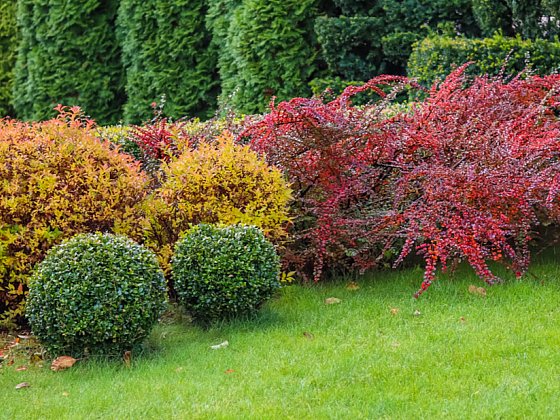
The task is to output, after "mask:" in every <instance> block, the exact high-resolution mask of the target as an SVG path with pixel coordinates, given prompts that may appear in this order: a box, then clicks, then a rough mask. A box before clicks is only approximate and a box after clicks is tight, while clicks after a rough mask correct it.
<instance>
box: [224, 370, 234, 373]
mask: <svg viewBox="0 0 560 420" xmlns="http://www.w3.org/2000/svg"><path fill="white" fill-rule="evenodd" d="M233 372H234V370H233V369H228V370H226V373H233Z"/></svg>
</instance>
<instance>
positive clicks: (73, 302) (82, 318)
mask: <svg viewBox="0 0 560 420" xmlns="http://www.w3.org/2000/svg"><path fill="white" fill-rule="evenodd" d="M165 298H166V288H165V279H164V276H163V272H162V271H161V270H160V268H159V266H158V263H157V260H156V258H155V256H154V255H153V254H152V253H151V252H150V251H148V250H147V249H146V248H144V247H142V246H141V245H138V244H137V243H135V242H134V241H132V240H131V239H129V238H126V237H124V236H118V235H112V234H107V233H105V234H101V233H97V234H80V235H76V236H74V237H73V238H71V239H69V240H67V241H65V242H63V243H62V244H60V245H58V246H56V247H54V248H53V249H52V250H51V251H50V252H49V254H48V256H47V258H46V259H45V260H44V261H43V262H42V263H41V264H39V267H38V270H37V271H36V273H35V274H34V275H33V277H32V278H31V280H30V283H29V295H28V301H27V317H28V319H29V323H30V325H31V327H32V330H33V334H35V336H36V337H37V338H38V339H39V340H40V342H41V343H43V344H44V345H45V346H46V348H47V349H48V350H49V351H52V352H54V353H61V352H62V351H69V352H72V353H74V354H80V353H83V352H84V350H85V349H88V350H89V351H90V352H91V353H102V354H115V353H119V352H122V351H125V350H131V349H133V348H135V347H137V345H138V344H139V343H140V342H141V340H142V339H144V338H145V337H146V336H147V335H148V334H149V332H150V331H151V329H152V327H153V326H154V325H155V323H156V322H157V319H158V317H160V316H161V315H162V313H163V310H164V308H165Z"/></svg>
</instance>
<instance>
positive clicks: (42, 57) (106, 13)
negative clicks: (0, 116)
mask: <svg viewBox="0 0 560 420" xmlns="http://www.w3.org/2000/svg"><path fill="white" fill-rule="evenodd" d="M119 2H120V0H99V1H96V2H91V1H87V0H75V1H72V2H68V1H65V0H49V2H48V4H47V3H45V2H42V1H40V0H20V1H19V8H18V13H17V19H18V25H19V26H20V28H21V43H20V45H19V52H18V58H17V64H16V67H15V86H14V107H15V109H16V111H17V112H18V113H19V117H20V118H22V119H25V120H45V119H49V118H50V117H52V116H53V115H55V114H56V112H55V111H53V107H54V106H56V105H57V104H59V103H60V104H63V105H78V106H80V107H82V108H83V110H84V112H85V113H86V114H88V115H90V116H91V117H92V118H94V119H95V120H96V121H97V122H98V123H99V124H101V125H110V124H116V123H118V122H119V120H120V119H121V118H122V106H123V104H124V100H125V95H124V77H123V76H124V72H123V67H122V64H121V59H120V55H121V53H120V48H119V46H118V43H117V39H116V35H115V19H116V15H117V8H118V5H119Z"/></svg>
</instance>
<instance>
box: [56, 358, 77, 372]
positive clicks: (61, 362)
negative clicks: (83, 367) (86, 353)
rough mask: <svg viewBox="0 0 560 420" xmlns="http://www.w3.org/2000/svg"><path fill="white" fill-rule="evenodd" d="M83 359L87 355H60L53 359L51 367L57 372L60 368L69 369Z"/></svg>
mask: <svg viewBox="0 0 560 420" xmlns="http://www.w3.org/2000/svg"><path fill="white" fill-rule="evenodd" d="M82 359H85V357H82V358H81V359H74V358H73V357H70V356H60V357H57V358H56V359H54V360H53V362H52V363H51V369H52V370H53V371H55V372H56V371H58V370H63V369H68V368H71V367H72V365H73V364H74V363H76V362H77V361H78V360H82Z"/></svg>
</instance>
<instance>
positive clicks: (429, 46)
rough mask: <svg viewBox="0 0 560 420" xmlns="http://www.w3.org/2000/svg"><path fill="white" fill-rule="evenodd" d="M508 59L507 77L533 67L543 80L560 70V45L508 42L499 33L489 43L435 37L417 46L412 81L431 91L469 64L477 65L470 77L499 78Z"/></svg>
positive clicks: (410, 69) (410, 67) (410, 71)
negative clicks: (544, 76) (440, 81)
mask: <svg viewBox="0 0 560 420" xmlns="http://www.w3.org/2000/svg"><path fill="white" fill-rule="evenodd" d="M510 52H511V54H510ZM508 55H509V59H508V61H507V65H506V67H505V74H518V73H519V72H521V71H523V70H524V69H525V68H527V67H528V66H529V67H530V69H531V71H532V72H534V73H536V74H538V75H541V76H543V75H547V74H550V73H551V72H554V71H557V70H558V68H559V66H560V42H559V41H558V40H557V39H556V40H554V41H546V40H542V39H537V40H536V41H531V40H527V41H523V40H522V39H521V37H519V36H517V37H516V38H508V37H505V36H503V35H501V34H499V33H496V34H495V35H494V36H493V37H492V38H486V39H467V38H464V37H448V36H431V37H428V38H426V39H424V40H423V41H422V42H420V43H418V44H416V45H415V46H414V52H413V53H412V55H411V56H410V60H409V62H408V77H411V78H413V77H414V78H417V80H418V83H420V84H421V85H423V86H425V87H430V86H431V84H432V83H433V82H434V81H435V80H436V79H440V80H443V79H444V78H445V77H446V76H447V75H448V74H449V73H451V71H452V70H453V69H454V67H455V66H460V65H462V64H464V63H466V62H468V61H475V63H474V64H472V65H470V66H469V67H468V68H467V70H466V73H467V75H470V76H474V75H484V74H488V75H490V76H497V75H498V74H499V73H500V71H501V69H502V67H503V65H504V63H505V61H506V58H507V57H508Z"/></svg>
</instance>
